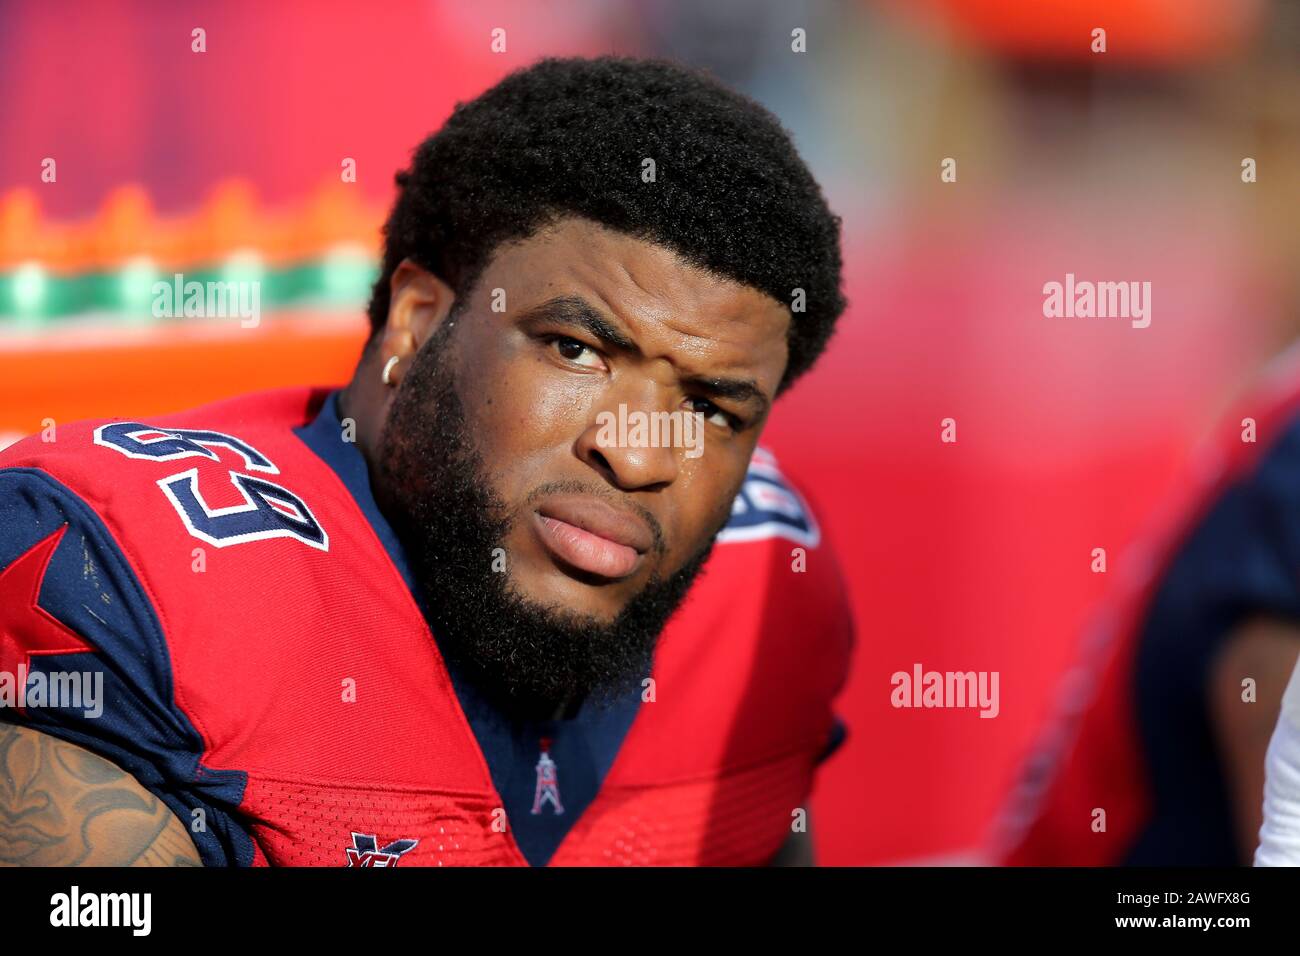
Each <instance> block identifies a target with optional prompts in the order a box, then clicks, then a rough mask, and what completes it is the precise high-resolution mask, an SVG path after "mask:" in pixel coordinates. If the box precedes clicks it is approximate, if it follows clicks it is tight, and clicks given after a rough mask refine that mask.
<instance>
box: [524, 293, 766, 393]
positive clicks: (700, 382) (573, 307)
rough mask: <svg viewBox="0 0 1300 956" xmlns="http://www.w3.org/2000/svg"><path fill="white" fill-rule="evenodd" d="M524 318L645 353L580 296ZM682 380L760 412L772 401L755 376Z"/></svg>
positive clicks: (542, 307) (559, 299) (558, 300)
mask: <svg viewBox="0 0 1300 956" xmlns="http://www.w3.org/2000/svg"><path fill="white" fill-rule="evenodd" d="M522 318H523V321H525V322H537V321H546V322H554V323H557V324H560V325H567V326H570V327H572V328H576V329H582V330H583V331H585V332H587V333H588V334H589V335H591V336H592V337H594V338H596V339H599V340H600V341H601V342H603V343H604V344H606V345H608V346H611V347H613V348H616V349H619V350H621V351H624V352H631V353H633V354H634V355H640V354H642V353H641V349H640V347H639V346H638V345H637V344H636V342H634V341H632V339H631V338H630V337H629V336H628V334H627V333H626V332H624V331H623V330H622V329H620V328H618V327H617V326H615V325H614V324H613V323H611V322H610V321H609V320H608V319H606V318H605V316H603V315H601V313H600V312H599V311H598V310H597V309H596V308H595V306H593V305H592V304H591V303H590V302H588V301H587V300H586V299H582V298H579V297H578V296H574V295H566V296H557V297H556V298H554V299H547V300H546V301H545V302H543V303H541V304H540V305H535V306H533V307H532V308H531V309H529V310H527V311H526V312H525V313H524V315H523V317H522ZM682 383H683V384H684V385H688V386H690V387H692V388H695V389H697V390H699V391H701V392H704V393H706V394H708V395H712V396H715V397H718V398H729V399H731V400H732V401H736V402H744V403H746V404H753V405H757V406H759V409H760V412H766V411H767V409H768V407H769V406H770V405H771V404H772V403H771V401H770V400H769V399H768V397H767V396H766V395H765V394H763V390H762V389H760V388H759V387H758V384H757V383H756V382H755V381H753V380H752V379H743V378H718V377H717V376H712V375H693V376H687V377H685V378H683V379H682Z"/></svg>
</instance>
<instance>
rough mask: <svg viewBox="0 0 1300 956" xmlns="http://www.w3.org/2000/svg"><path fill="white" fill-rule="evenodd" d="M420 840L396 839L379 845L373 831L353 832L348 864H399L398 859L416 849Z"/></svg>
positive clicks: (348, 852)
mask: <svg viewBox="0 0 1300 956" xmlns="http://www.w3.org/2000/svg"><path fill="white" fill-rule="evenodd" d="M419 842H420V841H419V840H394V841H393V842H392V843H390V844H388V845H387V846H384V847H381V846H379V840H377V839H376V838H375V835H374V834H373V833H353V834H352V845H351V846H350V847H348V848H347V854H348V866H350V867H351V866H397V861H398V860H400V859H401V858H402V857H403V856H405V855H406V854H407V853H410V852H411V851H412V850H414V849H415V845H416V844H417V843H419Z"/></svg>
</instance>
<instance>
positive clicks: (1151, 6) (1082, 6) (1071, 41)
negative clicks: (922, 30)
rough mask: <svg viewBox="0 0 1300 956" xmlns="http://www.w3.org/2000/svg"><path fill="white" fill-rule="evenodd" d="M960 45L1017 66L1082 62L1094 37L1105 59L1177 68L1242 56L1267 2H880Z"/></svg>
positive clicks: (1060, 0)
mask: <svg viewBox="0 0 1300 956" xmlns="http://www.w3.org/2000/svg"><path fill="white" fill-rule="evenodd" d="M880 3H881V5H882V6H883V7H886V8H888V9H890V10H892V11H894V12H896V13H898V14H899V15H901V16H903V17H906V18H908V19H912V20H917V21H920V22H921V23H922V24H923V25H924V26H926V27H928V28H929V29H931V30H932V31H933V32H937V33H941V34H944V35H951V36H953V37H954V38H955V39H956V40H958V41H959V42H965V43H968V44H973V45H976V46H980V47H984V48H987V49H989V50H992V51H994V52H997V53H1000V54H1003V55H1006V56H1011V57H1016V58H1022V59H1031V60H1033V59H1043V60H1084V59H1087V58H1089V57H1093V56H1097V55H1098V54H1096V53H1094V52H1093V49H1092V47H1093V31H1094V30H1096V29H1098V28H1100V29H1103V30H1105V31H1106V52H1105V56H1107V57H1111V58H1114V59H1116V60H1120V61H1123V62H1125V63H1129V64H1133V63H1139V64H1151V65H1170V66H1172V65H1178V64H1184V63H1191V62H1197V61H1202V60H1212V59H1216V58H1218V57H1220V56H1223V55H1225V54H1229V53H1232V52H1234V51H1235V50H1238V49H1240V48H1241V47H1242V46H1243V45H1244V44H1245V43H1246V42H1247V41H1248V40H1250V39H1251V37H1253V36H1254V35H1255V34H1256V33H1257V32H1258V30H1259V28H1260V26H1261V24H1262V22H1263V19H1264V13H1265V11H1266V3H1265V0H880Z"/></svg>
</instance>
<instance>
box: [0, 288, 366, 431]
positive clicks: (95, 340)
mask: <svg viewBox="0 0 1300 956" xmlns="http://www.w3.org/2000/svg"><path fill="white" fill-rule="evenodd" d="M368 332H369V325H368V324H367V322H366V320H365V317H364V315H362V314H361V313H360V312H357V313H352V314H348V315H346V316H338V317H322V316H321V315H318V314H307V313H301V314H296V315H295V314H278V315H277V316H276V317H275V320H274V321H268V322H264V323H263V324H261V325H259V326H257V327H256V328H242V327H240V326H239V325H238V324H237V323H236V324H230V325H225V326H219V327H214V326H210V325H187V324H184V323H169V324H166V325H161V326H157V327H152V328H135V329H132V328H120V327H99V328H86V329H82V330H73V329H65V330H62V331H60V332H59V333H57V334H49V333H46V334H42V335H37V336H31V337H23V338H19V337H14V338H6V339H0V444H3V443H4V440H5V439H13V438H17V437H20V436H22V435H28V434H33V433H35V432H38V431H40V430H41V429H42V428H43V427H44V425H43V421H44V420H45V419H47V418H52V419H54V421H55V422H56V423H59V424H63V423H66V422H71V421H76V420H78V419H82V418H98V417H105V418H107V417H114V418H127V417H129V418H139V417H147V416H150V415H160V414H162V413H164V412H170V411H178V410H180V409H184V408H191V407H194V406H197V405H203V404H206V403H207V402H211V401H216V400H217V399H221V398H228V397H230V396H232V395H238V394H241V393H243V392H252V391H257V390H259V389H268V388H280V387H287V386H291V385H329V384H341V383H344V382H346V381H348V379H350V378H351V377H352V370H353V368H354V367H355V365H356V361H357V357H358V356H359V355H360V352H361V347H362V345H363V344H364V343H365V339H366V335H367V334H368Z"/></svg>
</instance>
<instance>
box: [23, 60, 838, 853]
mask: <svg viewBox="0 0 1300 956" xmlns="http://www.w3.org/2000/svg"><path fill="white" fill-rule="evenodd" d="M397 186H398V194H397V198H396V201H395V203H394V205H393V208H392V211H391V214H390V215H389V217H388V221H387V223H386V225H385V228H384V236H385V245H384V255H383V262H382V267H381V272H380V276H379V279H378V281H377V282H376V283H375V286H374V291H373V295H372V298H371V302H370V306H369V317H370V325H371V333H370V335H369V337H368V340H367V342H366V344H365V347H364V349H363V351H362V354H361V357H360V360H359V362H358V365H357V367H356V371H355V373H354V375H353V378H352V380H351V382H350V383H348V384H347V385H346V386H345V387H342V388H332V387H331V388H317V389H285V390H280V391H276V392H270V393H259V394H255V395H246V396H242V397H239V398H236V399H233V400H230V401H227V402H223V403H220V404H218V405H213V406H207V407H205V408H200V409H196V410H193V411H189V412H184V413H180V414H177V415H171V416H162V417H160V418H158V419H151V420H150V421H148V422H120V421H110V422H102V423H95V422H92V423H85V424H78V425H73V426H63V427H62V428H61V429H60V440H59V442H58V444H57V446H55V445H47V444H44V443H40V442H37V441H34V440H32V439H28V440H26V441H23V442H20V443H18V444H16V445H14V446H12V447H11V448H10V449H8V450H7V451H6V452H4V453H3V455H0V509H3V510H4V512H5V515H6V517H7V519H8V520H6V521H5V522H3V523H0V527H2V528H3V530H2V531H0V606H4V607H5V608H6V612H5V616H4V618H3V620H2V621H0V628H4V627H7V628H8V630H7V631H6V632H4V633H2V634H0V638H3V640H0V648H3V649H4V652H5V653H4V656H3V658H0V665H2V664H3V663H4V661H6V660H13V661H17V662H19V663H21V664H22V665H23V666H24V667H27V668H30V672H31V673H33V674H36V673H37V672H44V671H52V670H53V669H54V668H56V667H64V666H67V667H73V666H75V667H76V668H77V669H78V670H82V671H86V670H89V671H92V672H94V673H95V674H97V675H101V676H102V679H103V680H104V682H105V693H104V698H103V699H104V701H105V707H104V713H103V714H102V715H100V716H99V717H98V718H97V719H91V718H90V717H88V716H86V712H85V711H84V710H79V709H76V708H72V707H68V708H64V707H58V706H54V707H46V708H35V707H32V708H27V709H26V710H23V711H17V710H6V711H5V712H4V718H5V719H7V720H12V721H14V723H13V724H11V725H6V724H0V753H8V754H11V755H12V754H16V753H28V754H33V755H35V756H32V757H31V758H30V759H32V760H36V761H38V762H42V761H43V764H42V766H43V771H42V772H44V773H47V774H49V775H51V779H52V783H51V786H50V788H49V790H50V792H52V793H56V794H58V799H57V801H55V802H56V803H57V804H58V805H57V806H52V808H51V812H50V813H49V814H47V815H46V816H44V817H42V818H41V819H38V820H34V821H31V822H29V823H28V824H25V826H28V827H30V826H36V827H37V829H38V830H41V832H43V833H44V832H45V831H46V830H48V831H49V833H47V834H46V835H47V836H50V835H52V836H53V837H57V839H49V840H46V839H42V840H30V839H28V836H25V835H24V834H23V833H18V832H16V831H15V832H10V831H12V830H13V826H12V825H11V824H7V823H5V822H3V821H5V820H9V819H14V816H13V815H12V814H6V813H0V846H8V847H17V848H18V850H15V851H14V852H13V853H12V854H11V855H12V856H13V857H14V859H13V860H12V862H27V863H44V864H51V863H54V864H60V863H69V862H93V863H97V864H101V865H103V864H113V863H121V862H127V861H146V862H161V863H173V862H202V863H204V864H207V865H252V864H280V865H305V864H320V865H348V866H395V865H398V864H399V863H400V865H403V866H411V865H429V866H436V865H469V864H514V865H548V864H554V865H565V864H598V865H603V864H612V863H633V864H670V865H699V864H706V865H708V864H744V865H749V864H763V863H770V862H790V861H795V862H807V861H809V860H810V859H811V847H810V843H809V840H810V836H809V827H808V798H809V795H810V793H811V789H812V782H813V776H814V771H815V769H816V767H817V765H818V764H819V762H820V761H821V760H822V759H823V758H824V757H825V756H826V755H827V754H829V753H830V751H831V750H833V749H834V748H835V747H836V746H837V745H838V743H839V742H840V740H841V739H842V738H843V736H844V728H843V726H842V725H841V724H840V722H839V721H838V719H837V718H836V716H835V714H834V712H833V710H832V707H831V702H832V699H833V697H834V696H835V694H836V693H837V692H838V690H839V689H840V687H841V686H842V684H843V682H844V680H845V676H846V674H847V666H848V656H849V651H850V647H851V643H852V623H851V619H850V615H849V612H848V607H847V601H846V598H845V594H844V591H843V586H842V582H841V580H840V577H839V572H838V570H837V566H836V563H835V559H834V557H833V555H832V554H831V552H830V549H829V547H828V545H827V544H826V542H825V541H824V536H823V532H822V530H821V529H820V527H819V525H818V523H817V521H816V519H815V518H814V516H813V514H812V513H811V511H810V510H809V508H808V506H807V504H806V502H805V501H804V499H803V497H802V496H801V495H800V493H799V492H798V491H797V490H795V489H794V488H793V487H792V486H791V485H790V483H789V482H788V481H787V480H786V478H785V477H784V476H783V475H782V473H781V471H780V469H779V467H778V465H777V463H776V460H775V458H774V457H773V456H772V455H771V454H770V453H769V452H767V451H765V450H763V449H761V448H759V447H758V439H759V436H760V434H761V432H762V429H763V427H764V424H765V423H766V421H767V419H768V416H769V414H770V412H771V408H772V404H773V402H774V401H775V399H776V398H777V396H779V395H780V394H781V393H782V392H784V391H785V390H786V389H787V388H789V387H790V385H791V384H792V383H793V382H794V381H795V380H796V379H797V378H798V377H799V376H800V375H802V374H804V373H805V372H807V371H808V370H809V369H810V368H811V367H812V366H813V364H814V362H815V361H816V359H817V357H818V356H819V355H820V354H821V352H822V351H823V350H824V349H825V347H826V345H827V342H828V341H829V339H830V337H831V332H832V330H833V328H834V324H835V321H836V319H837V318H838V317H839V315H840V314H841V313H842V312H843V310H844V307H845V302H844V299H843V297H842V295H841V291H840V286H841V279H840V270H841V262H840V250H839V232H840V228H839V227H840V224H839V220H838V219H837V218H836V217H835V216H834V215H833V214H832V213H831V211H830V210H829V208H828V207H827V204H826V201H825V199H824V197H823V196H822V193H821V190H820V189H819V187H818V185H817V183H816V181H815V180H814V179H813V177H812V175H811V174H810V173H809V171H808V169H807V167H806V166H805V165H804V163H803V162H802V160H801V159H800V158H799V156H798V154H797V153H796V151H795V149H794V147H793V145H792V143H791V141H790V137H789V135H788V134H787V133H786V132H785V131H784V130H783V129H782V128H781V126H780V124H779V123H778V122H777V121H776V119H775V118H774V117H773V116H772V115H771V114H769V113H768V112H767V111H766V110H764V109H763V108H762V107H760V106H759V105H757V104H756V103H754V102H752V101H751V100H749V99H747V98H745V97H743V96H741V95H739V94H737V93H735V92H732V91H730V90H728V89H726V88H725V87H723V86H721V85H720V84H718V83H717V82H716V81H715V80H713V79H711V78H710V77H708V76H706V75H704V74H702V73H697V72H693V71H690V70H687V69H684V68H682V67H679V66H676V65H673V64H671V63H666V62H659V61H646V60H635V59H625V58H613V57H606V58H599V59H555V60H544V61H541V62H539V63H537V64H536V65H534V66H532V67H531V68H528V69H525V70H522V71H520V72H517V73H514V74H512V75H510V76H508V77H506V78H505V79H504V80H502V81H501V82H500V83H498V84H497V85H496V86H494V87H493V88H491V89H490V90H488V91H486V92H485V93H483V94H482V95H480V96H479V97H478V98H476V99H474V100H473V101H471V102H468V103H463V104H460V105H458V106H457V108H456V109H455V111H454V112H453V114H452V116H451V117H450V118H449V119H448V120H447V122H446V123H445V124H444V125H443V127H442V128H441V129H440V130H439V131H438V132H436V133H435V134H434V135H432V136H430V137H429V138H428V139H427V140H426V141H425V142H424V143H422V144H421V145H420V146H419V147H418V148H417V149H416V150H415V153H414V156H413V159H412V161H411V164H410V167H409V168H408V169H406V170H405V171H404V172H401V173H399V174H398V176H397ZM198 547H202V548H204V549H205V552H204V553H205V554H206V555H207V559H206V560H207V564H206V570H205V573H203V574H196V573H193V570H192V567H191V564H192V559H191V555H192V553H193V552H194V549H195V548H198ZM87 567H91V568H93V569H95V573H94V574H88V573H85V568H87ZM41 582H44V584H42V583H41ZM88 588H93V589H95V591H96V593H94V594H91V593H89V592H88V591H87V589H88ZM86 608H96V609H98V610H97V611H96V612H95V613H94V614H92V615H87V614H86V613H85V612H84V609H86ZM110 609H111V610H110ZM234 688H237V690H235V689H234ZM23 747H26V748H27V749H25V750H24V749H22V748H23ZM42 755H44V756H42ZM78 761H82V763H81V764H78ZM86 762H94V763H96V764H98V765H100V766H101V771H97V772H94V773H75V772H73V771H72V770H68V769H66V768H69V767H71V768H74V769H75V768H76V767H78V766H88V765H89V764H87V763H86ZM60 768H65V769H62V770H61V769H60ZM60 774H62V777H60V779H58V780H53V777H57V776H59V775H60ZM113 788H117V789H119V790H121V791H122V792H123V794H128V795H129V796H130V799H129V800H128V799H127V798H126V797H117V798H113V800H115V802H113V803H112V805H113V806H116V807H119V808H120V809H117V810H115V811H113V812H112V813H111V814H108V815H104V816H102V818H101V819H99V820H97V823H96V826H95V827H88V826H83V825H82V824H83V823H85V822H86V821H85V817H86V815H87V814H88V813H96V812H98V811H95V810H94V809H93V808H94V807H95V806H103V805H106V804H105V801H110V797H109V795H107V794H102V793H100V794H91V793H90V791H92V790H105V789H113ZM88 796H93V797H94V798H95V799H87V797H88ZM110 802H111V801H110ZM86 808H91V809H86ZM0 809H3V807H0ZM199 818H201V819H202V820H203V821H204V825H203V826H202V827H195V826H193V825H191V822H192V821H193V820H195V819H199ZM182 821H183V823H182ZM183 824H184V825H183ZM6 828H8V830H7V829H6ZM42 828H43V829H42ZM24 832H25V833H26V831H24Z"/></svg>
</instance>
